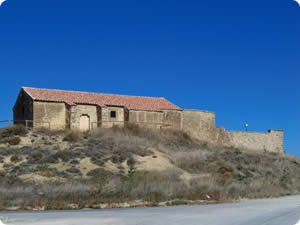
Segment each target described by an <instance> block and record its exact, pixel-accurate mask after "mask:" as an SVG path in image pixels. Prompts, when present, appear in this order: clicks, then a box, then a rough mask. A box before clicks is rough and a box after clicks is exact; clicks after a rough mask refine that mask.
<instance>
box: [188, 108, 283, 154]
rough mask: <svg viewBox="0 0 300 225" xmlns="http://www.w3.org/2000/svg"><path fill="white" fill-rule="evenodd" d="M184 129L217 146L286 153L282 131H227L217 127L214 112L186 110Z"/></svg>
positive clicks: (193, 135)
mask: <svg viewBox="0 0 300 225" xmlns="http://www.w3.org/2000/svg"><path fill="white" fill-rule="evenodd" d="M182 128H183V130H184V131H185V132H187V133H188V134H190V135H191V136H192V137H194V138H196V139H198V140H200V141H203V142H206V143H208V144H212V145H216V146H224V147H230V148H237V149H243V150H248V151H260V152H262V151H268V152H277V153H282V152H284V147H283V131H282V130H270V131H269V132H266V133H264V132H239V131H226V130H225V128H223V127H215V113H212V112H206V111H198V110H184V111H183V125H182Z"/></svg>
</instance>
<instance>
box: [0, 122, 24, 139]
mask: <svg viewBox="0 0 300 225" xmlns="http://www.w3.org/2000/svg"><path fill="white" fill-rule="evenodd" d="M26 134H27V130H26V128H25V127H24V126H23V125H14V126H11V127H6V128H4V129H3V130H2V132H1V136H2V137H12V136H15V135H20V136H25V135H26Z"/></svg>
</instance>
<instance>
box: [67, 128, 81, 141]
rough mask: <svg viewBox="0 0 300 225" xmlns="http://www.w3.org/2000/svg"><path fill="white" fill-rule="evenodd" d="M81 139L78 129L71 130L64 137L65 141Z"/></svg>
mask: <svg viewBox="0 0 300 225" xmlns="http://www.w3.org/2000/svg"><path fill="white" fill-rule="evenodd" d="M79 139H80V134H79V132H77V131H69V133H68V134H67V135H66V136H65V137H64V139H63V141H67V142H77V141H79Z"/></svg>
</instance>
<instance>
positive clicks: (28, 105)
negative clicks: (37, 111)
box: [13, 90, 33, 127]
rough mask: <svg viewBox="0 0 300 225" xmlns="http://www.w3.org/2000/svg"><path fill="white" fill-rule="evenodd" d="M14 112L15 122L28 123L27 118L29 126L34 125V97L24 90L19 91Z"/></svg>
mask: <svg viewBox="0 0 300 225" xmlns="http://www.w3.org/2000/svg"><path fill="white" fill-rule="evenodd" d="M13 113H14V123H15V124H24V125H26V122H25V120H28V121H29V122H27V126H30V127H32V126H33V123H32V122H31V121H32V120H33V100H32V98H31V97H30V96H29V95H28V94H27V93H26V92H25V91H23V90H21V92H20V93H19V96H18V98H17V101H16V103H15V105H14V108H13Z"/></svg>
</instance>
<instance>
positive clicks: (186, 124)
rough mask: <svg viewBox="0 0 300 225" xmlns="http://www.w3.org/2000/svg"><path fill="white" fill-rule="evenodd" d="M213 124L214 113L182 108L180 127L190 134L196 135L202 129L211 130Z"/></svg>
mask: <svg viewBox="0 0 300 225" xmlns="http://www.w3.org/2000/svg"><path fill="white" fill-rule="evenodd" d="M215 127H216V126H215V113H214V112H207V111H199V110H184V111H183V118H182V129H183V130H184V131H185V132H187V133H189V134H190V135H192V136H195V137H198V136H199V133H201V132H202V131H205V132H206V131H207V130H212V129H214V128H215Z"/></svg>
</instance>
